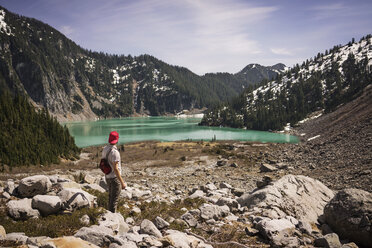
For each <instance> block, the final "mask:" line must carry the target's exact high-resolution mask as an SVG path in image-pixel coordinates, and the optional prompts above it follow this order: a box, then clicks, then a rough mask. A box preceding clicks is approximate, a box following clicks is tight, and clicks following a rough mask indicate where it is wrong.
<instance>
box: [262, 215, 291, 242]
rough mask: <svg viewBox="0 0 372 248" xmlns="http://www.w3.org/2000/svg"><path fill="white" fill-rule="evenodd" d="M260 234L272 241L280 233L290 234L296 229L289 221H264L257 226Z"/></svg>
mask: <svg viewBox="0 0 372 248" xmlns="http://www.w3.org/2000/svg"><path fill="white" fill-rule="evenodd" d="M255 227H256V228H257V229H258V230H259V231H260V233H261V234H262V235H263V236H264V237H265V238H267V239H272V237H273V236H274V235H277V234H278V233H280V232H283V231H285V232H287V233H290V232H291V231H293V230H294V229H295V228H296V227H295V225H293V224H292V222H290V221H289V220H287V219H273V220H271V219H266V218H265V219H263V220H262V221H260V222H258V224H257V225H256V226H255Z"/></svg>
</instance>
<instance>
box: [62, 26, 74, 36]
mask: <svg viewBox="0 0 372 248" xmlns="http://www.w3.org/2000/svg"><path fill="white" fill-rule="evenodd" d="M59 31H60V32H61V33H63V34H64V35H66V36H69V35H71V34H73V33H74V31H75V30H74V29H73V28H72V27H71V26H68V25H63V26H61V27H60V28H59Z"/></svg>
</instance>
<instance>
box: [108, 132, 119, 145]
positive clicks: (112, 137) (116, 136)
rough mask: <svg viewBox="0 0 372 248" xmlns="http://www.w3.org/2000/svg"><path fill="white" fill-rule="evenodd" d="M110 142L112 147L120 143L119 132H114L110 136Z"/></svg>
mask: <svg viewBox="0 0 372 248" xmlns="http://www.w3.org/2000/svg"><path fill="white" fill-rule="evenodd" d="M108 141H109V143H110V144H111V145H114V144H116V143H118V141H119V134H118V132H116V131H112V132H111V133H110V136H109V140H108Z"/></svg>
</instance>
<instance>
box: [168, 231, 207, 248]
mask: <svg viewBox="0 0 372 248" xmlns="http://www.w3.org/2000/svg"><path fill="white" fill-rule="evenodd" d="M164 240H166V241H167V243H166V244H164V243H163V245H164V247H168V246H172V247H177V248H191V247H197V248H213V247H212V246H211V245H208V244H205V243H204V242H203V241H202V240H200V239H198V238H196V237H194V236H191V235H187V234H186V233H182V232H180V231H176V230H167V231H166V236H165V237H164Z"/></svg>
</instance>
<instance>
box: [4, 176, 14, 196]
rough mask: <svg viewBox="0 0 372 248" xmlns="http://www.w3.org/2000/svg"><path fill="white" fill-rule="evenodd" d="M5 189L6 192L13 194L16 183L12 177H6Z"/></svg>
mask: <svg viewBox="0 0 372 248" xmlns="http://www.w3.org/2000/svg"><path fill="white" fill-rule="evenodd" d="M5 191H6V192H8V193H9V194H10V195H14V194H15V191H16V185H15V183H14V181H13V179H8V181H7V182H6V183H5Z"/></svg>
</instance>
